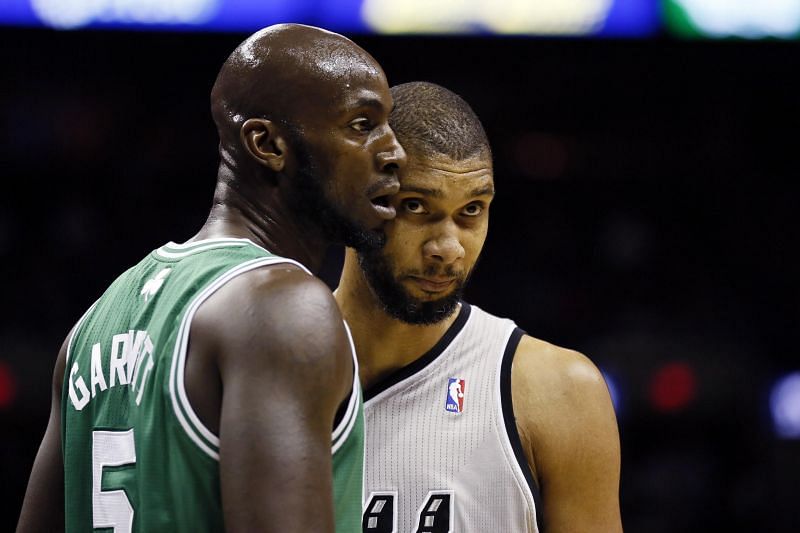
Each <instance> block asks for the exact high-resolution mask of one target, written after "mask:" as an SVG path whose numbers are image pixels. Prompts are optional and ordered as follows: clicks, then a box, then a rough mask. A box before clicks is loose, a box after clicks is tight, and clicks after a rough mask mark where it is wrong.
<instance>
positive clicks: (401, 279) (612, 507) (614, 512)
mask: <svg viewBox="0 0 800 533" xmlns="http://www.w3.org/2000/svg"><path fill="white" fill-rule="evenodd" d="M392 96H393V97H394V102H395V110H394V111H393V112H392V115H391V117H390V124H391V125H392V128H393V129H394V130H395V132H396V135H397V137H398V139H399V140H400V142H401V144H402V145H403V147H404V148H405V150H406V153H407V155H408V163H407V167H406V168H405V169H404V170H403V171H402V172H401V173H400V193H399V194H398V195H397V196H396V197H395V198H394V199H393V205H394V206H395V208H396V210H397V218H396V219H395V220H394V221H392V222H391V223H389V225H388V226H387V228H386V235H387V244H386V246H385V247H384V248H383V249H382V250H380V251H376V252H365V253H362V252H359V253H356V252H354V251H353V250H350V249H348V251H347V255H346V259H345V266H344V271H343V273H342V279H341V282H340V285H339V288H338V290H337V291H336V298H337V301H338V302H339V305H340V307H341V309H342V311H343V314H344V316H345V317H346V319H347V321H348V322H349V323H350V325H351V327H352V330H353V334H354V337H355V343H356V347H357V353H358V358H359V363H360V369H361V371H360V372H361V378H362V382H363V383H364V385H365V389H366V392H365V399H366V403H365V421H366V433H367V443H366V475H365V487H364V492H365V502H364V503H365V505H364V516H363V520H362V528H363V531H364V533H389V532H397V533H438V532H458V533H478V532H482V533H483V532H503V533H516V532H538V531H544V530H545V529H546V531H547V532H548V533H553V532H581V533H592V532H597V533H601V532H602V533H615V532H619V531H621V530H622V525H621V518H620V511H619V475H620V450H619V435H618V430H617V424H616V419H615V416H614V411H613V408H612V405H611V401H610V397H609V393H608V389H607V387H606V385H605V382H604V381H603V378H602V375H601V374H600V372H599V371H598V369H597V368H596V367H595V365H594V364H592V363H591V362H590V361H589V359H587V358H586V357H584V356H583V355H581V354H579V353H577V352H575V351H572V350H567V349H564V348H560V347H557V346H554V345H552V344H549V343H547V342H544V341H542V340H539V339H535V338H533V337H531V336H529V335H526V334H525V333H524V332H522V331H521V330H520V329H519V328H517V327H516V325H515V324H514V323H513V322H512V321H510V320H507V319H502V318H498V317H495V316H492V315H490V314H488V313H486V312H484V311H482V310H481V309H479V308H478V307H476V306H471V305H469V304H468V303H466V302H464V301H462V300H461V298H460V296H461V292H462V289H463V286H464V284H465V283H466V280H467V279H468V277H469V274H470V272H471V270H472V268H473V267H474V266H475V263H476V261H477V259H478V255H479V254H480V251H481V248H482V247H483V244H484V241H485V239H486V234H487V230H488V214H489V204H490V203H491V201H492V198H493V196H494V181H493V174H492V158H491V151H490V148H489V144H488V140H487V139H486V135H485V133H484V131H483V128H482V126H481V124H480V121H479V120H478V118H477V117H476V116H475V114H474V113H473V112H472V110H471V109H470V108H469V106H468V105H467V104H466V103H465V102H464V101H463V100H462V99H461V98H459V97H458V96H457V95H455V94H453V93H452V92H450V91H448V90H447V89H444V88H442V87H439V86H437V85H434V84H429V83H422V82H414V83H409V84H403V85H400V86H397V87H394V88H393V89H392ZM520 244H521V246H524V243H520Z"/></svg>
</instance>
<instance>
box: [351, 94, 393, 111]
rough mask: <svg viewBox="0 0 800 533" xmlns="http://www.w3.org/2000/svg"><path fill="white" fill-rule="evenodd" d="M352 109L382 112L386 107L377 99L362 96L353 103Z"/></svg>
mask: <svg viewBox="0 0 800 533" xmlns="http://www.w3.org/2000/svg"><path fill="white" fill-rule="evenodd" d="M354 104H355V105H354V107H371V108H374V109H377V110H379V111H380V110H383V109H384V108H385V107H386V106H384V105H383V102H382V101H381V100H379V99H378V98H375V97H372V96H364V97H361V98H359V99H358V100H356V101H355V102H354Z"/></svg>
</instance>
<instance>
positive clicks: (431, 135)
mask: <svg viewBox="0 0 800 533" xmlns="http://www.w3.org/2000/svg"><path fill="white" fill-rule="evenodd" d="M392 98H393V99H394V109H393V110H392V113H391V115H390V116H389V124H390V125H391V127H392V129H393V130H394V132H395V135H396V136H397V140H398V141H400V144H402V145H403V147H404V148H405V149H406V151H407V152H410V153H412V154H416V155H422V156H431V155H437V154H438V155H444V156H447V157H449V158H450V159H452V160H454V161H463V160H465V159H470V158H473V157H486V158H488V159H491V158H492V150H491V148H490V146H489V139H488V138H487V137H486V132H485V131H484V130H483V126H482V125H481V121H480V119H478V116H477V115H476V114H475V112H474V111H473V110H472V108H471V107H470V106H469V104H468V103H467V102H465V101H464V99H463V98H461V97H460V96H458V95H457V94H456V93H454V92H453V91H450V90H449V89H445V88H444V87H442V86H440V85H436V84H435V83H429V82H425V81H413V82H410V83H403V84H400V85H395V86H394V87H392Z"/></svg>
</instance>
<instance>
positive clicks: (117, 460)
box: [92, 428, 136, 533]
mask: <svg viewBox="0 0 800 533" xmlns="http://www.w3.org/2000/svg"><path fill="white" fill-rule="evenodd" d="M135 463H136V450H135V448H134V440H133V429H132V428H131V429H129V430H127V431H92V525H93V526H94V527H95V528H113V530H114V533H130V531H132V530H133V506H132V505H131V502H130V500H129V499H128V495H127V494H125V491H124V490H105V491H104V490H103V468H105V467H106V466H123V465H132V464H135Z"/></svg>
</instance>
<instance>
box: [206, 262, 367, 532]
mask: <svg viewBox="0 0 800 533" xmlns="http://www.w3.org/2000/svg"><path fill="white" fill-rule="evenodd" d="M204 308H205V312H204ZM192 328H193V333H192V339H193V340H194V339H196V338H197V339H198V340H200V341H201V342H206V343H209V344H210V345H211V346H212V349H213V351H214V352H215V359H216V361H217V365H218V368H219V375H220V379H221V382H222V391H223V392H222V407H221V413H220V435H219V437H220V481H221V489H222V504H223V511H224V514H225V523H226V528H227V529H230V530H236V529H252V528H253V527H254V525H255V524H258V527H259V528H261V530H263V531H273V530H274V531H282V532H285V531H312V530H313V531H326V530H331V531H332V530H333V504H332V484H333V482H332V459H331V431H332V428H333V420H334V417H335V414H336V410H337V408H338V406H339V404H340V403H341V402H342V400H343V399H344V398H345V397H346V396H347V394H348V392H349V391H350V388H351V386H352V383H353V360H352V355H351V351H350V344H349V341H348V338H347V334H346V332H345V330H344V323H343V321H342V318H341V315H340V314H339V311H338V308H337V307H336V303H335V301H334V300H333V296H332V295H331V293H330V290H329V289H328V288H327V286H325V285H324V284H323V283H322V282H321V281H319V280H317V279H316V278H313V277H311V276H308V275H307V274H305V273H303V272H301V271H299V270H296V269H293V268H274V267H272V268H267V269H259V270H256V271H253V272H250V273H247V274H243V275H242V276H239V277H238V278H236V279H234V280H232V281H231V282H229V283H228V284H226V286H225V287H223V289H220V291H219V292H218V294H215V295H214V296H212V297H211V298H209V300H208V301H207V302H206V303H205V304H203V306H202V307H201V310H200V311H199V312H198V316H197V317H196V318H195V323H193V326H192ZM195 331H198V332H200V333H195ZM209 339H211V340H209Z"/></svg>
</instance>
